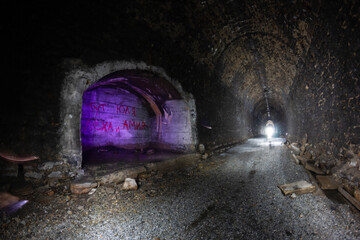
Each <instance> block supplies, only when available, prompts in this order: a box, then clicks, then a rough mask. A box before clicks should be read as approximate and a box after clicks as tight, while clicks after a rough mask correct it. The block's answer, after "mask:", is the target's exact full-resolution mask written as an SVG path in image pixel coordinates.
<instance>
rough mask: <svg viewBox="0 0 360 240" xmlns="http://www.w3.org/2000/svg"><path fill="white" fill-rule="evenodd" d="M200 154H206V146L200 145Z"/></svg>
mask: <svg viewBox="0 0 360 240" xmlns="http://www.w3.org/2000/svg"><path fill="white" fill-rule="evenodd" d="M199 152H200V153H201V154H203V153H204V152H205V146H204V144H199Z"/></svg>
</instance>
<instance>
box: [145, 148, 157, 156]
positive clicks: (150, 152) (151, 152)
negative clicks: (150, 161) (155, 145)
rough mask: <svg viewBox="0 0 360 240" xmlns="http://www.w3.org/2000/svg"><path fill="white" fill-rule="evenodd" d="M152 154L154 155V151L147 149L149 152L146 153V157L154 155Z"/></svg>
mask: <svg viewBox="0 0 360 240" xmlns="http://www.w3.org/2000/svg"><path fill="white" fill-rule="evenodd" d="M154 153H155V150H154V149H149V150H147V151H146V154H147V155H152V154H154Z"/></svg>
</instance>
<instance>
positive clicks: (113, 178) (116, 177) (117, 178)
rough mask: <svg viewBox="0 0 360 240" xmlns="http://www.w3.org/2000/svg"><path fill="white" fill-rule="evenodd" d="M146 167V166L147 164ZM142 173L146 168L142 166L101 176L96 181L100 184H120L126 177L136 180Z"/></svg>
mask: <svg viewBox="0 0 360 240" xmlns="http://www.w3.org/2000/svg"><path fill="white" fill-rule="evenodd" d="M146 166H148V164H147V165H146ZM143 172H146V168H145V167H143V166H141V167H134V168H127V169H122V170H119V171H116V172H113V173H110V174H107V175H104V176H101V177H100V178H99V179H98V180H99V181H100V183H101V184H108V183H120V182H123V181H125V178H127V177H129V178H137V177H138V175H139V174H140V173H143Z"/></svg>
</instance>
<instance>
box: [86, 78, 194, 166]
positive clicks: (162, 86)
mask: <svg viewBox="0 0 360 240" xmlns="http://www.w3.org/2000/svg"><path fill="white" fill-rule="evenodd" d="M190 109H192V108H190V107H189V105H188V103H187V102H186V101H185V100H184V99H183V98H182V96H181V94H180V93H179V92H178V91H177V90H176V89H175V88H174V87H173V86H172V85H171V84H170V83H169V82H168V81H166V80H165V79H162V78H159V77H157V76H156V75H154V74H152V73H150V72H144V71H120V72H115V73H112V74H110V75H108V76H105V77H104V78H102V79H100V80H99V81H97V82H96V83H94V84H93V85H91V86H90V87H89V88H88V89H86V90H85V92H84V94H83V104H82V114H81V144H82V167H86V166H88V165H96V164H103V163H116V164H127V165H133V164H135V165H137V164H141V163H144V162H154V161H161V160H165V159H168V158H172V157H174V156H177V155H180V154H184V153H187V152H191V151H193V150H194V149H195V139H193V136H194V135H193V133H192V129H193V126H192V125H191V122H193V121H192V120H191V118H192V114H191V112H190Z"/></svg>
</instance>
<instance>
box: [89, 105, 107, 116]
mask: <svg viewBox="0 0 360 240" xmlns="http://www.w3.org/2000/svg"><path fill="white" fill-rule="evenodd" d="M89 105H90V108H91V111H93V112H96V114H98V113H99V112H100V111H103V112H104V111H105V106H107V103H89Z"/></svg>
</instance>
